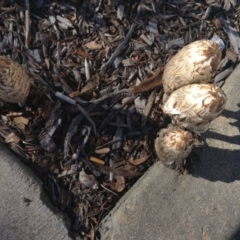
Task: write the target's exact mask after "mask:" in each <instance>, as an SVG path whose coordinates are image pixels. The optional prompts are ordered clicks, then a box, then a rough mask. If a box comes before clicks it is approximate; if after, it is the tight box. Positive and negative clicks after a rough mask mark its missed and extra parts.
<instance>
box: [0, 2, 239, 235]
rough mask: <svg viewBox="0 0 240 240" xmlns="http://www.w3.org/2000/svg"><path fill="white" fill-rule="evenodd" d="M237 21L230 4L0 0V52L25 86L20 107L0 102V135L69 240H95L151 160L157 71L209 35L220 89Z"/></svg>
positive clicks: (157, 123)
mask: <svg viewBox="0 0 240 240" xmlns="http://www.w3.org/2000/svg"><path fill="white" fill-rule="evenodd" d="M239 16H240V7H239V4H237V1H214V0H211V1H187V0H173V1H162V0H154V1H153V0H142V1H137V0H132V1H121V0H101V1H96V0H83V1H77V0H69V1H60V0H59V1H50V0H33V1H27V0H20V1H15V0H5V1H1V3H0V55H3V56H7V57H8V58H10V59H11V60H12V61H14V62H17V63H19V64H21V65H22V67H23V68H25V70H26V71H27V73H28V75H29V76H30V77H31V79H32V83H31V89H30V93H29V95H28V97H27V99H26V103H25V107H24V108H23V107H20V106H18V105H17V104H15V103H8V102H1V104H0V108H1V121H0V138H1V140H2V142H4V143H6V144H7V145H8V146H9V148H11V149H12V150H13V151H14V152H15V153H16V154H18V155H19V156H21V157H22V159H23V161H24V162H26V163H27V164H28V165H30V166H31V167H32V168H33V169H34V170H35V172H36V174H38V175H39V176H40V178H41V179H42V181H43V183H44V187H45V190H46V192H47V193H48V195H49V197H50V199H51V200H52V202H53V203H54V204H55V205H56V206H58V207H59V209H61V210H62V211H63V212H66V213H67V214H68V216H69V217H70V219H71V222H72V225H71V230H72V234H73V237H77V236H82V237H84V238H85V239H98V238H99V236H98V233H97V229H98V226H99V223H100V222H101V220H102V219H103V217H104V216H106V214H107V213H108V212H109V211H110V210H111V209H112V208H113V206H114V205H115V204H116V202H117V201H118V200H119V198H120V197H121V196H122V195H123V194H124V193H125V192H126V191H127V190H128V189H129V188H130V187H131V186H132V185H133V183H134V182H135V181H136V180H137V178H138V177H139V176H141V175H142V174H143V173H144V171H145V170H146V169H148V167H149V166H151V165H152V164H153V162H154V161H156V160H155V159H156V157H155V154H154V143H153V139H155V138H156V135H157V132H158V131H159V130H160V129H161V128H163V127H165V126H167V125H168V124H169V122H170V119H169V118H168V117H167V116H166V115H165V114H163V112H162V110H161V108H160V106H159V104H160V105H161V104H162V96H163V91H162V88H161V76H162V70H163V66H164V65H165V64H166V63H167V62H168V61H169V60H170V59H171V58H172V56H174V55H175V54H176V53H177V52H178V51H179V50H180V49H181V48H182V47H183V46H185V45H187V44H189V43H190V42H193V41H196V40H200V39H211V38H212V37H213V35H214V34H217V35H218V36H219V37H220V38H221V39H222V40H223V41H224V43H225V45H226V49H225V50H224V51H223V57H222V61H221V62H220V64H219V65H218V68H217V72H216V74H215V76H214V77H213V81H214V82H215V83H216V84H217V85H219V86H221V85H222V84H223V83H224V79H225V78H226V77H227V76H228V75H229V74H230V73H231V71H232V70H233V68H234V66H235V63H236V61H237V60H238V58H239V54H240V52H239V51H240V48H239V43H240V41H239V23H240V18H239ZM149 79H150V80H149ZM151 79H155V80H156V81H155V82H152V81H151ZM144 80H145V81H144ZM159 80H160V81H159ZM143 81H144V82H143ZM136 86H139V87H136ZM152 87H154V89H153V90H151V89H152ZM146 90H149V91H147V92H145V91H146ZM143 91H144V92H143ZM133 93H136V94H133Z"/></svg>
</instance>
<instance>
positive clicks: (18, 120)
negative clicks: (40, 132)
mask: <svg viewBox="0 0 240 240" xmlns="http://www.w3.org/2000/svg"><path fill="white" fill-rule="evenodd" d="M13 122H14V125H15V126H16V128H18V129H21V130H25V127H26V126H27V125H28V123H29V120H28V119H27V118H25V117H22V116H20V117H15V118H13Z"/></svg>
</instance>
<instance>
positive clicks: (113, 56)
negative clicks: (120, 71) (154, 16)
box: [102, 11, 140, 72]
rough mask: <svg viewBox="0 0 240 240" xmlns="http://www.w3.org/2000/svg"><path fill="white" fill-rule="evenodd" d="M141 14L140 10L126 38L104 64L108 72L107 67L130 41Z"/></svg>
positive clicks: (103, 69) (104, 68)
mask: <svg viewBox="0 0 240 240" xmlns="http://www.w3.org/2000/svg"><path fill="white" fill-rule="evenodd" d="M139 15H140V11H139V12H138V14H137V16H136V17H135V21H134V23H133V24H132V25H131V27H130V29H129V31H128V33H127V35H126V37H125V38H124V40H123V41H122V43H121V44H120V45H119V46H118V47H117V48H116V50H115V51H114V53H113V54H112V56H111V57H110V58H109V60H108V62H107V63H106V65H105V66H103V68H102V71H103V72H106V70H107V68H108V67H109V66H110V65H112V64H113V62H114V60H115V59H116V58H117V57H118V55H119V54H120V53H121V52H122V50H123V48H124V47H125V45H126V43H127V42H128V41H129V39H130V38H131V36H132V33H133V31H134V29H135V27H136V26H137V22H136V20H137V19H138V17H139Z"/></svg>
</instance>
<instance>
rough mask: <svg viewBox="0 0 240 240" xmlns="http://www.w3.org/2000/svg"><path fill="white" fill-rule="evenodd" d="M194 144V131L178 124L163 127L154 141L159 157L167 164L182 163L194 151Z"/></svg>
mask: <svg viewBox="0 0 240 240" xmlns="http://www.w3.org/2000/svg"><path fill="white" fill-rule="evenodd" d="M193 145H194V139H193V135H192V133H191V132H189V131H186V130H183V129H181V128H180V127H178V126H169V127H168V128H163V129H161V130H160V131H159V133H158V137H157V138H156V139H155V142H154V147H155V152H156V154H157V157H158V158H159V160H160V161H162V162H163V163H164V164H165V165H173V164H175V165H179V164H181V163H182V161H183V160H184V159H185V158H186V157H187V156H188V155H189V154H190V152H191V151H192V148H193Z"/></svg>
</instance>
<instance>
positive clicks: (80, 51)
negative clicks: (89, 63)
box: [77, 48, 92, 60]
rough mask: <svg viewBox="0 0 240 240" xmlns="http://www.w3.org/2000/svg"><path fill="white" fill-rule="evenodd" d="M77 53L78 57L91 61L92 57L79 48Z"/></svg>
mask: <svg viewBox="0 0 240 240" xmlns="http://www.w3.org/2000/svg"><path fill="white" fill-rule="evenodd" d="M77 53H78V54H79V55H80V56H82V57H84V58H87V59H88V60H92V56H91V55H89V54H88V53H86V52H84V51H83V50H82V49H81V48H78V50H77Z"/></svg>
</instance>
